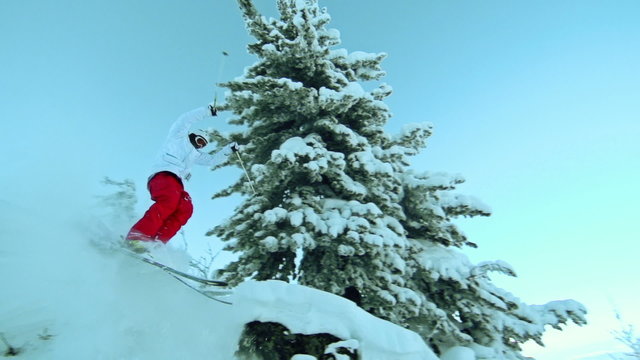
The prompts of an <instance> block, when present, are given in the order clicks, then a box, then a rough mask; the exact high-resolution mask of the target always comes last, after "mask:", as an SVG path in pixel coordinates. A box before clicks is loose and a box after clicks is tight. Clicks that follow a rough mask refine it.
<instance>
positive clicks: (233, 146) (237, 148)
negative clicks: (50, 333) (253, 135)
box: [230, 141, 240, 152]
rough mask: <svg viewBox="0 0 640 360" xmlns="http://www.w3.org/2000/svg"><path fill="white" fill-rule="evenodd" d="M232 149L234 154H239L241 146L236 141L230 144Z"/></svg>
mask: <svg viewBox="0 0 640 360" xmlns="http://www.w3.org/2000/svg"><path fill="white" fill-rule="evenodd" d="M230 149H231V151H233V152H238V151H240V145H238V143H237V142H235V141H234V142H232V143H231V144H230Z"/></svg>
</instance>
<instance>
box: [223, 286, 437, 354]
mask: <svg viewBox="0 0 640 360" xmlns="http://www.w3.org/2000/svg"><path fill="white" fill-rule="evenodd" d="M232 302H233V304H234V305H233V312H234V313H235V314H236V316H237V318H236V321H239V322H241V323H249V322H252V321H261V322H277V323H280V324H282V325H284V326H286V327H287V328H288V329H289V330H291V331H292V332H294V333H299V334H305V335H310V334H319V333H329V334H332V335H335V336H337V337H339V338H342V339H345V340H351V339H354V340H357V341H358V343H359V348H358V350H359V353H360V356H361V359H362V360H388V359H394V360H437V359H438V358H437V357H436V355H435V354H434V353H433V352H432V351H431V349H429V347H427V345H426V344H425V343H424V341H423V340H422V338H420V336H418V334H416V333H414V332H412V331H410V330H407V329H405V328H402V327H400V326H398V325H395V324H393V323H391V322H388V321H385V320H382V319H379V318H377V317H375V316H373V315H371V314H369V313H367V312H366V311H364V310H362V309H361V308H359V307H358V306H357V305H356V304H355V303H353V302H351V301H350V300H347V299H345V298H343V297H340V296H337V295H334V294H331V293H327V292H324V291H321V290H317V289H313V288H309V287H306V286H302V285H297V284H288V283H285V282H282V281H276V280H270V281H247V282H245V283H242V284H240V285H239V286H238V287H237V288H236V289H235V293H234V296H233V300H232Z"/></svg>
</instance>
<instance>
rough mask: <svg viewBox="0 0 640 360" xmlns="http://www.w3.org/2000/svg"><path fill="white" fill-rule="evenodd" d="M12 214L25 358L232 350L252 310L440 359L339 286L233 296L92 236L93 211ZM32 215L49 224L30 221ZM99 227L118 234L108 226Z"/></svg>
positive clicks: (363, 343)
mask: <svg viewBox="0 0 640 360" xmlns="http://www.w3.org/2000/svg"><path fill="white" fill-rule="evenodd" d="M364 208H366V207H364ZM0 210H2V209H0ZM369 211H370V210H369ZM8 215H9V213H2V217H3V219H5V220H7V222H6V224H7V226H4V227H3V228H2V229H0V233H1V234H2V236H3V238H4V239H20V241H4V242H3V245H2V250H1V251H0V272H1V273H2V274H3V294H2V296H1V297H0V332H1V333H3V334H4V337H5V338H6V339H7V341H8V342H9V343H10V344H11V345H12V346H14V347H15V348H18V349H20V350H21V354H20V356H19V357H18V358H19V359H105V360H106V359H140V360H146V359H154V360H157V359H161V360H162V359H176V358H184V359H205V358H206V359H214V360H229V359H233V358H234V356H233V354H234V352H235V351H236V349H237V344H238V339H239V337H240V334H241V332H242V329H243V326H244V324H245V323H247V322H250V321H254V320H260V321H276V322H280V323H282V324H284V325H285V326H287V327H288V328H289V329H290V330H291V331H293V332H298V333H303V334H313V333H321V332H326V333H331V334H333V335H335V336H337V337H339V338H341V339H344V342H342V343H341V344H340V345H341V346H348V347H351V348H357V349H358V351H359V353H360V354H361V355H362V357H361V359H363V360H377V359H380V360H382V359H396V360H413V359H416V360H435V359H437V357H436V356H435V355H434V354H433V352H432V351H431V350H430V349H429V348H428V347H427V346H426V345H425V343H424V342H423V340H422V339H421V338H420V337H419V336H418V335H417V334H415V333H414V332H411V331H409V330H406V329H404V328H402V327H399V326H397V325H394V324H392V323H390V322H387V321H384V320H381V319H379V318H376V317H374V316H372V315H371V314H369V313H367V312H365V311H364V310H362V309H360V308H359V307H358V306H356V305H355V304H354V303H353V302H351V301H349V300H347V299H344V298H342V297H340V296H336V295H333V294H330V293H326V292H323V291H320V290H316V289H312V288H308V287H304V286H301V285H295V284H287V283H284V282H278V281H267V282H246V283H243V284H241V285H240V286H238V287H237V288H236V289H235V293H234V294H233V295H232V297H231V298H230V299H229V300H231V301H232V302H233V303H234V304H233V305H231V306H230V305H225V304H221V303H218V302H215V301H212V300H211V299H208V298H206V297H204V296H202V295H201V294H199V293H197V292H195V291H193V290H192V289H189V288H188V287H186V286H184V285H183V284H181V283H179V282H178V281H176V280H175V279H173V278H172V277H171V276H169V275H168V274H166V273H165V272H163V271H162V270H160V269H158V268H155V267H153V266H150V265H148V264H145V263H142V262H140V261H138V260H135V259H133V258H131V257H129V256H126V255H123V254H121V253H118V252H113V251H107V250H104V249H103V250H99V249H98V248H96V247H95V246H93V245H91V244H90V242H89V238H88V237H89V233H92V235H91V236H95V229H96V227H95V226H92V224H90V223H88V222H86V221H83V226H84V225H90V226H88V228H90V230H91V231H88V230H87V229H86V228H83V229H78V227H77V224H69V223H68V222H66V220H64V219H57V218H55V216H52V215H51V214H47V216H46V217H45V216H41V215H39V214H38V215H33V213H31V212H30V213H25V214H19V213H16V214H12V216H8ZM34 218H35V219H40V222H39V223H40V224H41V225H43V227H38V228H36V227H33V226H29V224H31V223H32V222H33V221H34V220H33V219H34ZM100 236H104V237H106V239H107V240H108V241H111V240H113V239H111V237H112V235H111V234H109V233H108V232H107V233H105V234H101V235H100ZM302 255H303V254H302V253H301V254H300V255H299V256H302ZM154 256H156V258H158V259H162V261H164V262H168V263H171V264H172V265H174V266H176V267H180V268H183V269H185V267H186V266H187V263H186V262H187V260H188V258H186V257H185V253H184V252H183V251H181V250H178V249H175V248H172V247H163V248H160V249H158V250H155V251H154ZM408 297H409V296H408ZM2 346H4V345H0V351H4V349H3V348H2ZM327 351H329V352H331V351H333V350H332V349H328V350H327ZM312 358H313V357H309V356H308V355H306V356H305V355H304V354H299V355H297V356H296V357H295V359H299V360H306V359H312Z"/></svg>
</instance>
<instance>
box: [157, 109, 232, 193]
mask: <svg viewBox="0 0 640 360" xmlns="http://www.w3.org/2000/svg"><path fill="white" fill-rule="evenodd" d="M210 116H211V112H210V111H209V109H207V108H206V107H201V108H197V109H195V110H191V111H189V112H187V113H184V114H182V115H181V116H180V117H179V118H178V119H177V120H176V122H175V123H173V125H172V126H171V129H170V130H169V135H168V136H167V139H166V140H165V142H164V145H163V146H162V149H161V151H160V153H159V154H158V156H157V159H156V163H155V164H154V166H153V168H152V175H151V177H153V175H155V174H157V173H159V172H162V171H169V172H172V173H174V174H176V175H178V176H179V177H180V178H181V179H182V180H183V181H184V180H189V178H190V177H191V174H190V171H191V167H192V166H193V164H198V165H209V166H215V165H218V164H220V163H222V162H223V161H224V160H225V159H226V158H227V156H229V155H230V154H231V153H232V150H231V144H230V145H227V146H226V147H225V148H223V149H222V150H220V151H218V152H217V153H215V154H213V155H210V154H208V153H206V152H204V151H202V152H201V151H199V150H198V149H196V148H195V147H194V146H193V145H192V144H191V142H190V141H189V130H190V128H191V125H192V124H193V123H195V122H196V121H200V120H203V119H205V118H206V117H210ZM205 149H206V148H205ZM202 150H203V149H202Z"/></svg>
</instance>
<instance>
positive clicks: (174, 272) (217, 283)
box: [121, 248, 229, 287]
mask: <svg viewBox="0 0 640 360" xmlns="http://www.w3.org/2000/svg"><path fill="white" fill-rule="evenodd" d="M121 251H123V252H124V253H125V254H127V255H129V256H131V257H134V258H136V259H139V260H142V261H144V262H146V263H147V264H150V265H153V266H155V267H158V268H160V269H162V270H164V271H166V272H168V273H170V274H172V275H175V276H179V277H182V278H185V279H189V280H191V281H195V282H198V283H200V284H204V285H208V286H220V287H225V286H229V284H228V283H227V282H225V281H220V280H211V279H204V278H201V277H197V276H194V275H191V274H187V273H186V272H182V271H180V270H176V269H174V268H172V267H171V266H167V265H165V264H162V263H159V262H157V261H155V260H153V259H149V258H147V257H144V256H141V255H139V254H137V253H135V252H133V251H131V250H128V249H125V248H121Z"/></svg>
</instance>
